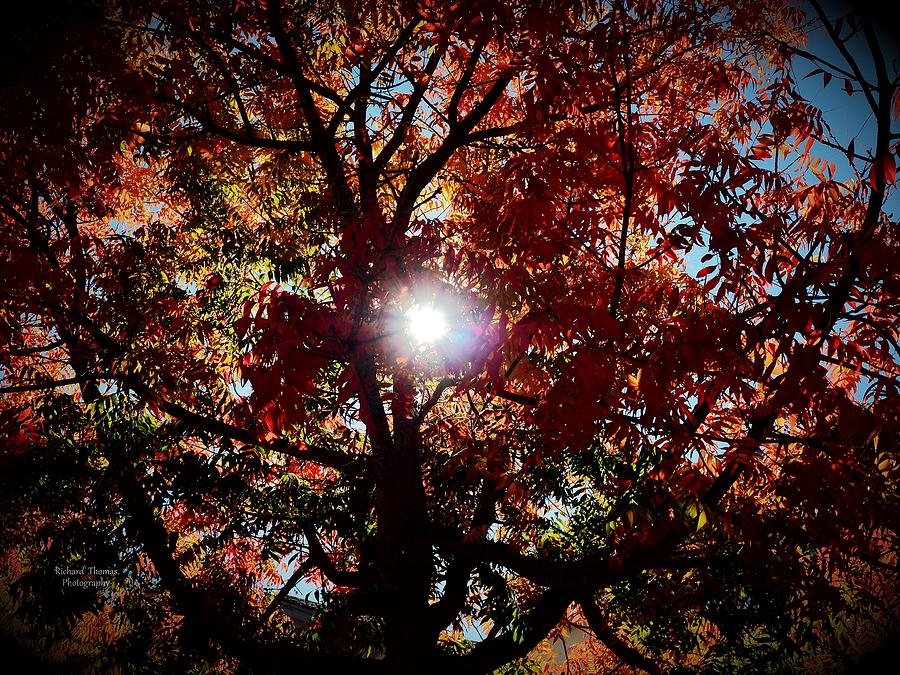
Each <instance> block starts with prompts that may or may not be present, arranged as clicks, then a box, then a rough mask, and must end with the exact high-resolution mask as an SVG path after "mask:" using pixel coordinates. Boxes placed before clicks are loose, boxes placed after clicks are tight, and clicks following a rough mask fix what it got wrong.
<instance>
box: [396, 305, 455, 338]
mask: <svg viewBox="0 0 900 675" xmlns="http://www.w3.org/2000/svg"><path fill="white" fill-rule="evenodd" d="M406 320H407V329H408V330H409V334H410V337H412V339H413V340H414V341H415V342H416V343H418V344H420V345H429V344H434V343H435V342H437V341H438V340H440V339H441V338H442V337H444V335H446V334H447V320H446V318H444V313H443V312H441V311H440V310H439V309H437V308H435V307H432V306H421V305H414V306H413V307H411V308H410V310H409V311H408V312H407V313H406Z"/></svg>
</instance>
